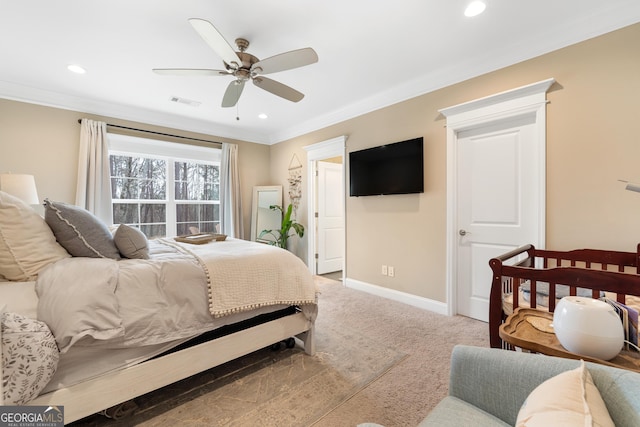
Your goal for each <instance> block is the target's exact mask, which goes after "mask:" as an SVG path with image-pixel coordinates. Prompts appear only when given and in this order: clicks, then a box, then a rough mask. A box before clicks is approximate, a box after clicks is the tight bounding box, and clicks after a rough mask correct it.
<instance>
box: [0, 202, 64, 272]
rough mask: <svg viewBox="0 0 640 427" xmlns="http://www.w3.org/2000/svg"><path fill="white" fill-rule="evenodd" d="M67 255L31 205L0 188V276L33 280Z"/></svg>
mask: <svg viewBox="0 0 640 427" xmlns="http://www.w3.org/2000/svg"><path fill="white" fill-rule="evenodd" d="M68 257H69V254H68V253H67V251H65V250H64V248H63V247H62V246H60V245H59V244H58V242H56V238H55V236H54V235H53V233H52V232H51V229H50V228H49V227H47V224H46V223H45V222H44V219H42V217H41V216H40V215H38V213H37V212H36V211H34V210H33V209H32V208H31V206H29V205H27V204H26V203H24V202H23V201H22V200H20V199H18V198H17V197H14V196H11V195H10V194H7V193H4V192H2V191H0V276H4V277H5V278H7V279H9V280H16V281H25V280H35V278H36V276H37V275H38V273H39V272H40V271H41V270H42V269H43V268H44V267H46V266H47V265H49V264H51V263H52V262H55V261H58V260H61V259H63V258H68Z"/></svg>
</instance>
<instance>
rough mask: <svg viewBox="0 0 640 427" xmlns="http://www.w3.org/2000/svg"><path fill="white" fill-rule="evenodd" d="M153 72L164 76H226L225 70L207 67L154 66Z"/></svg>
mask: <svg viewBox="0 0 640 427" xmlns="http://www.w3.org/2000/svg"><path fill="white" fill-rule="evenodd" d="M153 72H154V73H156V74H162V75H165V76H228V75H229V74H231V73H230V72H228V71H227V70H210V69H208V68H203V69H198V68H154V69H153Z"/></svg>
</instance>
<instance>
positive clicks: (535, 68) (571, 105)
mask: <svg viewBox="0 0 640 427" xmlns="http://www.w3.org/2000/svg"><path fill="white" fill-rule="evenodd" d="M639 45H640V24H637V25H634V26H631V27H627V28H625V29H622V30H619V31H616V32H613V33H610V34H607V35H604V36H601V37H598V38H596V39H592V40H589V41H586V42H583V43H580V44H577V45H574V46H571V47H568V48H565V49H561V50H558V51H556V52H552V53H550V54H547V55H543V56H541V57H538V58H535V59H532V60H529V61H526V62H523V63H520V64H516V65H513V66H510V67H507V68H504V69H502V70H498V71H495V72H492V73H489V74H486V75H484V76H480V77H477V78H474V79H471V80H468V81H465V82H462V83H459V84H456V85H453V86H450V87H447V88H444V89H441V90H438V91H435V92H432V93H429V94H426V95H423V96H420V97H417V98H414V99H411V100H408V101H405V102H402V103H399V104H396V105H393V106H390V107H387V108H384V109H381V110H379V111H375V112H372V113H369V114H366V115H363V116H361V117H357V118H354V119H351V120H348V121H345V122H343V123H339V124H336V125H333V126H330V127H328V128H325V129H322V130H319V131H316V132H313V133H310V134H308V135H304V136H301V137H298V138H294V139H292V140H290V141H285V142H282V143H280V144H276V145H274V146H272V147H271V177H272V181H274V183H282V185H283V186H284V188H285V201H286V199H287V196H286V190H287V182H286V178H287V165H288V162H289V160H290V158H291V156H292V155H293V153H295V154H296V155H297V156H298V158H299V159H300V160H301V161H302V163H303V164H304V165H305V171H304V173H303V177H304V178H303V180H304V183H303V184H304V188H305V189H306V185H307V183H306V156H305V151H304V149H303V147H304V146H306V145H310V144H314V143H317V142H320V141H324V140H328V139H331V138H334V137H337V136H340V135H346V136H347V137H348V139H347V152H350V151H355V150H359V149H362V148H367V147H372V146H376V145H380V144H385V143H390V142H395V141H401V140H405V139H409V138H414V137H418V136H423V137H424V141H425V146H424V148H425V154H424V157H425V192H424V194H420V195H399V196H378V197H360V198H349V197H347V200H346V212H347V217H346V227H347V250H346V276H347V277H348V278H350V279H355V280H359V281H362V282H366V283H370V284H374V285H379V286H383V287H387V288H391V289H395V290H399V291H403V292H407V293H410V294H413V295H418V296H422V297H426V298H430V299H433V300H437V301H443V302H444V301H446V288H445V262H446V256H445V249H446V246H445V225H446V167H445V165H446V132H445V127H444V126H445V120H444V119H443V118H442V117H441V116H440V115H439V113H438V110H439V109H442V108H445V107H449V106H452V105H456V104H459V103H463V102H467V101H471V100H474V99H477V98H480V97H484V96H488V95H492V94H495V93H498V92H502V91H506V90H510V89H513V88H516V87H520V86H524V85H528V84H530V83H534V82H538V81H541V80H545V79H548V78H551V77H553V78H555V79H556V81H557V83H556V84H554V85H553V86H552V88H551V90H550V92H549V93H548V95H547V98H548V100H549V101H550V103H549V105H548V108H547V218H546V219H547V247H548V248H554V249H561V250H562V249H571V248H579V247H592V248H604V249H617V250H627V251H633V250H635V248H636V244H637V243H638V242H640V219H639V218H640V194H638V193H632V192H629V191H624V190H623V188H624V185H623V184H621V183H619V182H618V181H617V180H618V179H629V180H632V181H635V182H640V167H638V166H639V161H640V137H639V136H638V131H637V126H636V124H637V122H638V120H640V107H639V105H640V73H639V70H640V55H639V54H638V46H639ZM307 198H308V195H307V194H306V191H305V194H304V195H303V199H302V205H301V209H300V211H299V212H298V220H299V221H300V222H302V223H304V224H305V225H306V218H307V211H306V210H307V201H308V199H307ZM523 243H526V242H523ZM299 246H300V247H298V248H297V249H296V251H297V253H298V254H299V255H300V256H301V257H303V259H306V237H305V238H304V239H303V241H302V242H300V245H299ZM382 264H386V265H392V266H394V267H395V277H394V278H390V277H386V276H382V275H381V274H380V267H381V265H382Z"/></svg>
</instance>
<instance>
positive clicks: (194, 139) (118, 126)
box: [78, 119, 222, 145]
mask: <svg viewBox="0 0 640 427" xmlns="http://www.w3.org/2000/svg"><path fill="white" fill-rule="evenodd" d="M78 123H82V119H78ZM107 126H111V127H114V128H118V129H126V130H132V131H135V132H144V133H152V134H154V135H161V136H170V137H172V138H182V139H188V140H190V141H199V142H207V143H209V144H218V145H222V143H221V142H217V141H209V140H207V139H199V138H191V137H189V136H180V135H173V134H170V133H162V132H156V131H153V130H145V129H138V128H132V127H128V126H120V125H112V124H111V123H107Z"/></svg>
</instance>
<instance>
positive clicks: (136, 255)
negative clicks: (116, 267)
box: [113, 224, 149, 259]
mask: <svg viewBox="0 0 640 427" xmlns="http://www.w3.org/2000/svg"><path fill="white" fill-rule="evenodd" d="M113 240H114V242H115V244H116V247H117V248H118V250H119V251H120V255H122V256H123V257H125V258H130V259H149V241H148V240H147V236H145V235H144V233H143V232H142V231H140V230H138V229H137V228H134V227H129V226H128V225H126V224H120V225H119V226H118V229H117V230H116V232H115V234H114V236H113Z"/></svg>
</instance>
